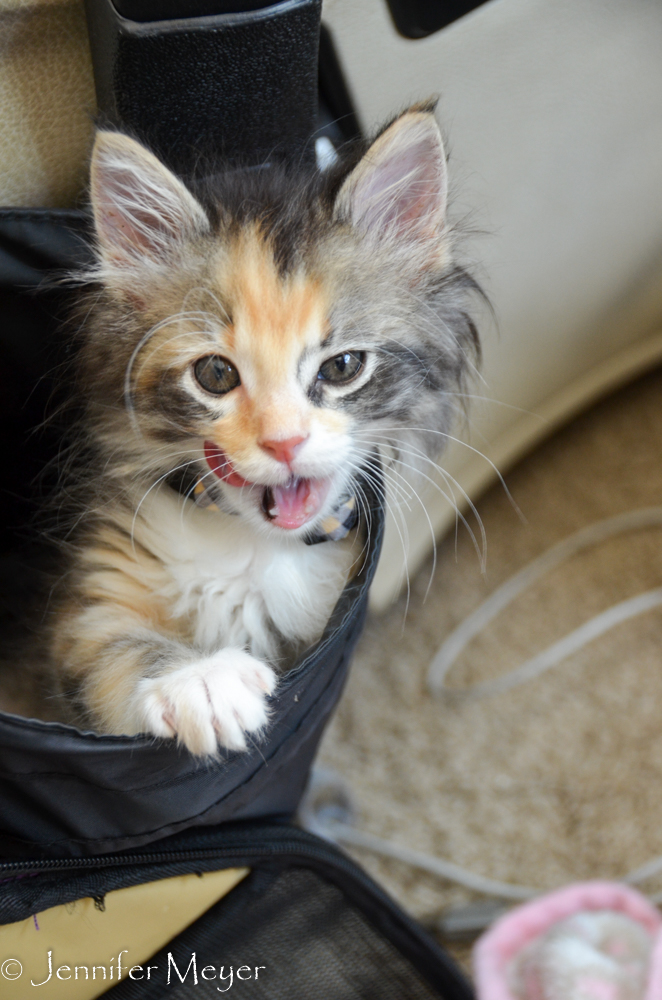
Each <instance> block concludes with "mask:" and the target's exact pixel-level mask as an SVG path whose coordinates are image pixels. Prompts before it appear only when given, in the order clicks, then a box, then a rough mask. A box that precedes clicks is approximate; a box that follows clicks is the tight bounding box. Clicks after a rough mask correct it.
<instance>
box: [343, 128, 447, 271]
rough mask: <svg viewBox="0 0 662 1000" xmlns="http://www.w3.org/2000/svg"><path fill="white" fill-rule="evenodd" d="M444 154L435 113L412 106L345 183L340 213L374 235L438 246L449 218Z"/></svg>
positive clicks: (388, 130) (359, 227)
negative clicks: (439, 238) (447, 216)
mask: <svg viewBox="0 0 662 1000" xmlns="http://www.w3.org/2000/svg"><path fill="white" fill-rule="evenodd" d="M447 192H448V180H447V173H446V156H445V154H444V146H443V142H442V139H441V133H440V131H439V126H438V125H437V123H436V121H435V118H434V115H433V113H432V111H430V110H428V109H427V108H412V109H411V110H410V111H406V112H405V113H404V114H403V115H401V116H400V117H399V118H397V119H396V120H395V121H394V122H393V124H392V125H390V126H389V127H388V128H387V129H386V131H385V132H382V134H381V135H380V136H379V137H378V138H377V139H376V140H375V142H373V144H372V146H371V147H370V149H369V150H368V152H367V153H366V154H365V156H364V157H363V159H362V160H361V161H360V162H359V164H358V166H357V167H355V168H354V170H353V171H352V172H351V174H350V175H349V177H347V178H346V180H345V181H344V183H343V185H342V187H341V189H340V192H339V194H338V198H337V200H336V205H335V214H336V216H337V217H339V218H342V219H346V220H348V221H350V222H352V223H353V225H354V226H356V227H357V228H358V229H359V230H361V231H363V232H364V233H366V234H368V235H371V236H373V237H375V238H376V239H384V238H388V237H391V238H394V239H395V240H396V241H398V242H401V241H406V242H408V243H413V244H419V245H421V244H429V249H430V251H432V244H438V237H439V235H440V234H441V232H442V231H443V228H444V225H445V220H446V198H447Z"/></svg>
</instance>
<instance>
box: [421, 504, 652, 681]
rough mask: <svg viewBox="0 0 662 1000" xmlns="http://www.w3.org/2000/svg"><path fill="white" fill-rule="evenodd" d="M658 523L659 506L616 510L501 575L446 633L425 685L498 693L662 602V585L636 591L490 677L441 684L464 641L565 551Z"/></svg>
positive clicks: (564, 555) (560, 559) (571, 552)
mask: <svg viewBox="0 0 662 1000" xmlns="http://www.w3.org/2000/svg"><path fill="white" fill-rule="evenodd" d="M657 526H662V507H647V508H645V509H643V510H635V511H630V512H628V513H627V514H619V515H618V516H617V517H610V518H608V519H607V520H605V521H598V522H597V524H591V525H589V526H588V527H587V528H582V529H581V531H578V532H576V533H575V534H574V535H571V536H570V537H569V538H566V539H564V540H563V541H562V542H559V543H558V544H557V545H554V546H553V547H552V548H551V549H548V550H547V552H544V553H543V555H541V556H539V557H538V558H537V559H534V561H533V562H531V563H529V565H528V566H525V567H524V569H522V570H520V571H519V573H516V574H515V576H512V577H511V578H510V580H506V582H505V583H503V584H501V586H500V587H497V589H496V590H495V591H494V593H493V594H491V596H490V597H488V599H487V600H486V601H484V602H483V603H482V604H481V605H480V607H478V608H477V609H476V611H474V612H472V613H471V614H470V615H469V616H468V617H467V618H465V619H464V621H463V622H461V624H460V625H458V627H457V628H456V629H455V630H454V631H453V632H451V634H450V635H449V637H448V639H446V641H445V642H444V644H443V645H442V646H441V648H440V650H439V652H438V653H437V655H436V656H435V658H434V660H433V661H432V663H431V664H430V669H429V671H428V689H429V690H430V691H431V693H432V694H435V695H440V694H443V695H444V696H445V697H447V698H452V699H453V700H459V699H463V700H464V699H477V698H484V697H486V696H488V695H496V694H501V693H502V692H504V691H508V690H510V689H511V688H514V687H516V685H518V684H522V683H524V681H527V680H530V679H531V678H533V677H538V676H539V675H540V674H541V673H543V672H544V671H545V670H549V668H550V667H553V666H556V664H558V663H560V662H561V661H562V660H564V659H565V658H566V657H567V656H569V655H570V654H571V653H575V652H577V650H579V649H581V648H582V647H583V646H585V645H586V644H587V643H589V642H591V641H592V640H593V639H597V637H598V636H600V635H602V634H603V633H604V632H607V631H609V629H612V628H614V627H615V626H616V625H619V624H621V622H624V621H627V620H628V619H629V618H634V617H635V615H640V614H643V613H644V612H646V611H650V610H651V609H652V608H655V607H657V606H658V605H660V604H662V588H657V589H656V590H649V591H647V592H646V593H645V594H639V595H638V596H637V597H633V598H631V599H630V600H629V601H622V602H621V603H620V604H615V605H614V606H613V607H611V608H608V609H607V610H606V611H603V612H602V614H599V615H596V617H595V618H591V619H590V621H588V622H585V624H584V625H581V626H580V627H579V628H577V629H575V630H574V632H571V633H570V634H569V635H566V636H564V638H563V639H560V640H559V641H558V642H555V643H553V645H551V646H548V647H547V649H544V650H543V651H542V652H541V653H538V654H537V655H536V656H533V657H532V658H531V659H529V660H526V661H525V662H524V663H522V664H521V665H520V666H519V667H516V668H515V669H514V670H511V671H509V672H508V673H507V674H504V675H502V676H501V677H498V678H496V679H495V680H492V681H484V682H483V683H482V684H474V685H473V686H472V687H470V688H448V687H446V685H445V681H446V677H447V675H448V672H449V670H450V669H451V667H452V666H453V665H454V663H455V661H456V660H457V658H458V656H459V655H460V653H462V652H463V650H464V649H465V648H466V646H467V645H468V644H469V642H470V641H471V640H472V639H473V638H474V637H475V636H476V635H478V633H479V632H480V631H481V630H482V629H483V628H485V626H486V625H487V624H488V623H489V622H491V621H492V620H493V619H494V618H496V616H497V615H498V614H499V613H500V612H501V611H503V609H504V608H506V607H507V606H508V605H509V604H510V603H511V602H512V601H514V599H515V598H516V597H518V596H519V594H521V593H522V591H523V590H526V588H527V587H529V586H531V584H532V583H534V582H535V581H536V580H538V579H540V577H541V576H545V574H547V573H549V572H550V570H552V569H554V568H555V567H556V566H559V565H560V564H561V563H563V562H565V561H566V559H569V558H570V556H573V555H576V553H578V552H581V551H583V550H584V549H587V548H590V547H591V546H593V545H597V544H598V543H599V542H602V541H604V540H605V539H607V538H611V537H612V536H613V535H620V534H622V533H623V532H625V531H637V530H640V529H641V528H650V527H657Z"/></svg>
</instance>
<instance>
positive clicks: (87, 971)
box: [0, 948, 266, 993]
mask: <svg viewBox="0 0 662 1000" xmlns="http://www.w3.org/2000/svg"><path fill="white" fill-rule="evenodd" d="M128 954H129V951H128V949H127V948H124V949H123V950H122V951H121V952H120V953H119V955H118V956H117V958H112V959H111V960H110V962H109V963H108V965H74V966H70V965H58V966H56V965H55V962H54V960H53V952H52V951H49V952H47V954H46V956H45V965H46V967H45V968H44V969H43V970H41V974H40V975H37V976H36V977H34V978H31V979H30V985H31V986H45V985H46V983H49V982H50V981H51V980H52V979H53V977H55V978H56V979H61V980H67V979H79V978H80V979H108V980H112V981H113V982H117V981H118V980H119V979H121V978H122V977H123V976H124V977H125V978H126V977H128V978H129V979H133V980H141V979H144V980H152V981H153V980H157V979H160V980H161V982H164V981H165V984H166V986H170V985H175V984H176V983H177V982H178V981H179V982H180V983H184V982H188V983H189V984H190V985H192V986H197V985H198V983H199V982H200V980H203V979H204V980H205V981H208V982H209V981H211V980H214V979H216V980H218V982H219V983H220V985H219V986H217V987H216V989H217V990H218V992H219V993H227V991H228V990H229V989H231V987H232V986H233V984H234V983H235V981H236V980H239V981H240V982H245V981H246V980H248V979H258V978H259V974H260V972H263V971H264V970H266V965H240V966H238V967H237V968H235V966H234V965H205V966H204V967H203V966H202V963H200V966H201V968H200V971H199V972H198V956H197V953H196V952H195V951H193V952H191V955H190V958H188V956H187V958H188V965H187V964H186V959H184V960H182V959H181V958H180V960H179V966H178V965H177V962H176V961H175V959H174V957H173V954H172V952H171V951H169V952H168V959H167V965H165V966H159V965H134V966H131V965H130V963H129V960H128V958H123V956H124V955H128ZM180 967H181V968H180ZM26 975H27V973H26ZM0 976H1V977H2V978H3V979H10V980H16V979H21V977H22V976H23V966H22V964H21V963H20V962H19V961H18V959H17V958H6V959H5V960H4V961H3V962H2V963H1V964H0Z"/></svg>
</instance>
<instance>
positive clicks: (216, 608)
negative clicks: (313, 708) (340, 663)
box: [134, 491, 352, 663]
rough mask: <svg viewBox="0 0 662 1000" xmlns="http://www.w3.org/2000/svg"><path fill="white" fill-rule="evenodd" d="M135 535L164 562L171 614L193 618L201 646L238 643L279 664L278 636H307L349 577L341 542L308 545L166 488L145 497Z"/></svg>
mask: <svg viewBox="0 0 662 1000" xmlns="http://www.w3.org/2000/svg"><path fill="white" fill-rule="evenodd" d="M141 513H142V514H143V516H140V517H139V519H138V520H137V521H136V525H135V527H134V535H135V537H136V539H137V540H138V541H139V542H141V543H142V544H143V545H145V547H146V548H148V549H149V550H150V551H151V552H152V553H153V554H154V555H155V556H158V558H159V560H160V561H161V563H162V565H163V567H164V570H165V575H164V578H163V583H162V584H161V586H160V587H159V588H158V589H159V591H160V593H161V595H162V596H163V597H164V598H166V600H167V601H168V603H169V604H170V605H171V607H172V613H173V617H175V618H177V619H185V620H188V621H189V622H190V627H191V634H192V639H193V643H194V645H195V647H196V648H197V649H199V650H200V651H201V652H202V651H204V652H206V653H212V652H215V651H216V650H218V649H220V648H222V647H224V646H234V647H240V648H243V649H246V650H248V651H249V652H250V653H251V654H252V655H253V656H256V657H259V658H264V659H266V660H268V661H270V662H276V663H277V646H278V644H277V636H276V634H275V632H274V629H275V630H277V632H278V633H280V635H281V636H283V637H284V638H285V639H287V640H291V641H294V642H303V643H306V642H312V641H314V640H315V639H316V638H317V637H318V636H319V635H320V633H321V632H322V630H323V628H324V625H325V623H326V622H327V621H328V618H329V615H330V614H331V611H332V610H333V606H334V604H335V602H336V601H337V599H338V597H339V595H340V592H341V590H342V588H343V586H344V584H345V582H346V580H347V577H348V574H349V571H350V566H351V562H352V547H351V545H350V544H348V543H346V542H328V543H325V544H322V545H305V544H304V543H303V542H302V541H301V540H299V539H296V538H289V537H287V536H284V537H280V536H279V535H277V534H276V533H275V532H273V531H272V532H269V533H267V532H265V533H264V534H256V532H255V529H254V528H253V527H251V526H250V525H247V524H245V522H244V521H243V520H242V519H241V518H240V517H237V516H234V515H231V514H224V513H221V512H219V511H215V510H208V509H200V508H198V507H196V506H194V505H193V504H192V503H186V504H185V505H184V506H183V507H182V500H181V499H180V498H178V497H175V496H174V495H172V494H168V493H166V492H165V491H164V492H162V493H161V494H160V495H158V496H155V497H154V498H153V499H152V498H150V500H149V501H148V503H147V504H146V505H145V507H144V508H143V509H142V511H141Z"/></svg>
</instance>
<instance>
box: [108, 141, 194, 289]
mask: <svg viewBox="0 0 662 1000" xmlns="http://www.w3.org/2000/svg"><path fill="white" fill-rule="evenodd" d="M90 194H91V199H92V209H93V211H94V221H95V225H96V231H97V237H98V240H99V247H100V250H101V256H102V259H103V260H104V263H106V264H107V265H110V266H111V267H112V268H117V267H119V268H121V269H122V270H123V271H125V272H126V271H127V270H128V269H131V268H136V267H139V266H140V264H141V263H144V262H147V263H152V264H160V263H165V262H166V260H168V259H169V258H170V257H171V255H172V251H173V249H174V248H175V247H176V246H177V245H178V244H181V243H182V242H184V241H185V240H186V239H190V238H193V237H195V236H197V235H201V234H202V233H206V232H207V231H208V230H209V220H208V218H207V216H206V215H205V212H204V210H203V209H202V206H201V205H200V204H199V203H198V202H197V201H196V199H195V198H194V197H193V195H192V194H191V193H190V191H189V190H188V189H187V188H186V187H185V186H184V185H183V184H182V182H181V181H180V180H179V178H178V177H175V175H174V174H173V173H171V172H170V170H168V168H167V167H165V166H164V165H163V164H162V163H161V161H160V160H158V159H157V158H156V156H154V155H153V154H152V153H150V152H149V150H147V149H145V147H144V146H142V145H141V144H140V143H139V142H136V141H135V140H134V139H130V138H129V137H128V136H126V135H122V134H121V133H120V132H99V133H98V134H97V137H96V141H95V143H94V149H93V151H92V165H91V171H90Z"/></svg>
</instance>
